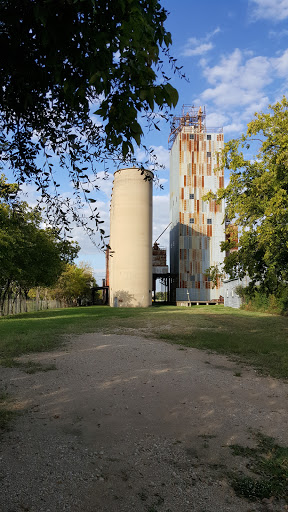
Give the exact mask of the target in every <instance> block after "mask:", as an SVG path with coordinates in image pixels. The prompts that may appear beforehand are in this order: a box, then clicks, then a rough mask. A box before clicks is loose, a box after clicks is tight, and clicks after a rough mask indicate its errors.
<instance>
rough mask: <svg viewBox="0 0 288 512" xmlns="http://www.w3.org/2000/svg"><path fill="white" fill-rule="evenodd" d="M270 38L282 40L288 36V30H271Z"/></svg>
mask: <svg viewBox="0 0 288 512" xmlns="http://www.w3.org/2000/svg"><path fill="white" fill-rule="evenodd" d="M268 36H269V37H270V38H271V39H273V38H274V39H281V38H282V37H287V36H288V30H287V29H286V28H284V29H283V30H269V32H268Z"/></svg>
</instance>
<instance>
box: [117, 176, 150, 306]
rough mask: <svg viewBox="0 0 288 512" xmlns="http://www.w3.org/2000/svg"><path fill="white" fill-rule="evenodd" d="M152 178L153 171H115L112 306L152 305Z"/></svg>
mask: <svg viewBox="0 0 288 512" xmlns="http://www.w3.org/2000/svg"><path fill="white" fill-rule="evenodd" d="M152 178H153V174H152V172H150V171H146V170H145V171H143V172H141V171H140V170H139V169H138V168H136V167H132V168H128V169H120V170H119V171H116V172H115V174H114V183H113V189H112V199H111V209H110V243H109V245H110V247H111V250H110V257H109V284H110V306H114V307H115V306H118V307H147V306H151V304H152Z"/></svg>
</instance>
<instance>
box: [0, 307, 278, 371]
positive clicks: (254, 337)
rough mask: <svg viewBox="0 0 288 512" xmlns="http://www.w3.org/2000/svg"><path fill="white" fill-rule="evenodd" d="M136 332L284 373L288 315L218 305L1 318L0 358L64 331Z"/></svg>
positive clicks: (41, 346)
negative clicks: (275, 314) (282, 315)
mask: <svg viewBox="0 0 288 512" xmlns="http://www.w3.org/2000/svg"><path fill="white" fill-rule="evenodd" d="M96 331H104V332H118V333H120V334H123V333H124V334H125V333H126V334H140V335H144V336H148V337H157V338H159V339H162V340H165V341H168V342H171V343H176V344H178V345H179V348H182V347H183V346H186V347H196V348H199V349H205V350H211V351H215V352H218V353H221V354H228V355H230V356H235V357H237V358H238V359H239V360H241V361H242V362H245V363H249V364H251V365H252V366H254V367H255V368H257V369H258V370H259V371H261V372H263V373H265V374H270V375H272V376H274V377H280V378H284V379H287V378H288V340H287V337H288V318H287V317H281V316H274V315H269V314H265V313H257V312H250V311H240V310H234V309H230V308H224V307H222V306H195V307H192V308H186V307H183V308H180V307H178V308H176V307H173V306H158V307H152V308H147V309H146V308H145V309H141V308H139V309H136V308H125V309H124V308H123V309H122V308H109V307H106V306H93V307H86V308H67V309H58V310H47V311H41V312H36V313H28V314H22V315H17V316H11V317H3V318H0V361H1V363H2V364H5V361H6V363H7V362H8V363H9V361H11V360H12V361H13V360H14V359H15V358H17V357H18V356H20V355H22V354H29V353H33V352H41V351H47V350H53V349H54V348H57V347H59V346H60V345H61V344H62V343H63V342H64V341H65V336H66V340H67V335H73V334H81V333H85V332H96Z"/></svg>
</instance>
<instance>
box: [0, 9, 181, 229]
mask: <svg viewBox="0 0 288 512" xmlns="http://www.w3.org/2000/svg"><path fill="white" fill-rule="evenodd" d="M166 18H167V12H166V10H165V9H164V8H163V7H162V6H161V4H160V2H159V1H158V0H109V1H107V0H73V1H72V0H63V1H59V0H0V19H1V24H0V45H1V63H0V90H1V95H0V134H1V135H0V149H1V158H2V160H3V161H4V162H6V165H8V166H9V167H10V168H11V169H12V170H13V171H14V174H15V177H16V179H17V181H18V182H19V183H23V182H29V181H32V182H35V183H36V184H37V185H38V189H39V190H40V191H41V192H42V194H43V196H44V198H46V201H47V202H48V204H49V205H50V207H51V194H54V201H53V205H54V207H55V208H56V213H57V216H60V217H61V218H62V219H63V218H64V221H65V214H67V212H68V211H72V214H73V215H74V218H75V217H77V208H75V204H74V208H73V207H72V205H71V203H69V201H66V202H64V203H63V201H62V200H61V197H60V196H59V195H57V186H58V182H57V177H56V176H55V171H54V169H55V167H56V168H59V166H60V168H62V169H65V168H66V169H68V170H69V176H70V179H71V181H72V182H73V185H74V189H75V194H76V198H78V199H77V200H78V201H79V200H80V199H79V198H80V197H83V196H81V194H79V191H80V192H81V193H83V194H84V196H85V195H86V194H87V193H89V191H90V190H91V187H89V186H88V183H89V180H90V175H89V172H90V171H91V170H94V171H95V163H99V162H103V161H105V159H107V158H111V157H113V158H114V159H116V160H117V164H119V162H121V161H123V160H125V159H126V158H129V159H130V160H131V158H132V153H133V143H136V144H137V145H140V143H141V137H142V134H143V132H142V127H141V123H140V119H139V116H141V115H142V114H144V115H145V114H146V115H147V118H148V122H149V120H150V123H152V124H155V123H156V121H155V116H153V115H152V114H151V113H152V112H153V110H154V108H156V110H159V111H162V113H163V112H165V109H166V108H167V107H171V106H173V105H174V106H175V105H176V103H177V99H178V94H177V92H176V90H175V89H174V88H173V87H172V86H171V85H170V82H169V78H168V77H167V76H166V75H165V72H164V71H163V68H162V65H163V61H162V58H163V57H164V58H166V60H168V61H170V64H171V65H172V67H173V66H174V70H175V69H177V68H176V67H175V59H172V58H171V57H170V55H169V46H170V44H171V35H170V33H169V32H167V30H166V29H165V26H164V23H165V20H166ZM161 52H162V56H161ZM93 105H94V108H93ZM91 109H92V111H93V112H94V113H96V114H97V116H98V117H97V118H95V116H94V117H93V116H91ZM56 161H57V166H55V165H54V164H55V162H56ZM96 170H97V169H96ZM101 170H103V165H101ZM51 185H52V187H54V190H52V191H51ZM49 187H50V188H49ZM55 197H56V198H57V199H56V200H55ZM86 199H87V197H86ZM91 202H95V201H94V200H93V199H92V200H91ZM78 205H79V204H78ZM50 212H51V208H50ZM53 215H55V211H54V212H53ZM94 218H95V220H96V225H97V222H98V220H99V216H97V214H95V215H94ZM66 225H68V221H67V224H66Z"/></svg>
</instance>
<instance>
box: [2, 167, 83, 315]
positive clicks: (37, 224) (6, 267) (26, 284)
mask: <svg viewBox="0 0 288 512" xmlns="http://www.w3.org/2000/svg"><path fill="white" fill-rule="evenodd" d="M1 191H2V193H1ZM3 191H4V192H3ZM14 194H15V185H14V184H12V185H9V184H8V183H7V181H6V179H5V178H4V177H3V175H2V176H0V311H1V310H2V308H3V304H4V300H5V298H6V297H7V295H8V296H9V295H11V294H12V293H13V294H14V295H19V294H21V293H24V294H25V295H26V296H27V294H28V291H29V289H30V288H33V287H35V286H51V285H53V284H54V283H55V282H56V280H57V278H58V276H59V275H60V274H61V272H62V271H63V268H64V266H65V264H66V263H68V262H71V261H73V259H74V258H75V256H76V255H77V253H78V250H79V247H78V246H77V245H75V244H73V243H72V242H70V241H67V240H63V239H61V238H60V236H59V234H58V233H57V231H55V230H53V229H51V228H46V229H44V228H43V227H41V221H42V219H41V213H40V211H39V210H38V209H33V208H30V207H29V206H28V205H27V203H25V202H20V201H17V202H15V201H13V204H12V205H11V204H9V201H10V200H11V196H12V198H13V196H14Z"/></svg>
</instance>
